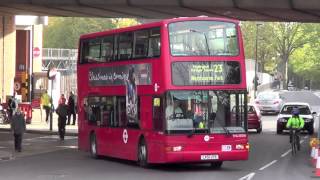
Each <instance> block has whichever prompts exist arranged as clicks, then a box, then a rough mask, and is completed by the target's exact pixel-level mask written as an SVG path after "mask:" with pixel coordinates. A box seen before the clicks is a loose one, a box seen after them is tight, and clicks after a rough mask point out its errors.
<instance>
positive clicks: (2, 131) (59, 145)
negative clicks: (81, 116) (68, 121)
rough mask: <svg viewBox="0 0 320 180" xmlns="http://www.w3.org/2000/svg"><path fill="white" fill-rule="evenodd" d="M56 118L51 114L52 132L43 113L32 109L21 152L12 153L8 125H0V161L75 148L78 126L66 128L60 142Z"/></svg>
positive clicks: (11, 139)
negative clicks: (62, 139)
mask: <svg viewBox="0 0 320 180" xmlns="http://www.w3.org/2000/svg"><path fill="white" fill-rule="evenodd" d="M57 120H58V116H57V115H56V114H53V121H52V130H50V129H49V128H50V124H49V123H47V122H46V121H45V112H44V111H43V112H42V115H41V110H40V109H34V110H33V112H32V120H31V124H27V125H26V126H27V127H26V129H27V131H26V133H25V134H24V137H23V141H22V148H23V150H22V152H21V153H17V152H15V151H14V148H13V147H14V145H13V136H12V134H11V132H10V131H11V130H10V124H0V136H1V140H0V161H10V160H13V159H16V158H20V157H25V156H30V155H34V154H41V153H46V152H51V151H56V150H60V149H65V148H70V147H71V148H77V140H76V139H77V136H78V125H77V124H76V125H67V126H66V137H65V140H64V141H61V140H60V139H59V136H58V121H57Z"/></svg>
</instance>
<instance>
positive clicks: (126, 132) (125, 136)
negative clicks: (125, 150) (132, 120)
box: [122, 129, 129, 144]
mask: <svg viewBox="0 0 320 180" xmlns="http://www.w3.org/2000/svg"><path fill="white" fill-rule="evenodd" d="M128 138H129V135H128V131H127V130H126V129H124V130H123V133H122V140H123V142H124V143H125V144H127V143H128Z"/></svg>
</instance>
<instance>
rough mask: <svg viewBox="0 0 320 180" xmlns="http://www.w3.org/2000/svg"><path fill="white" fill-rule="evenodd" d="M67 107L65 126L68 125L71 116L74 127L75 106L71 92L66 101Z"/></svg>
mask: <svg viewBox="0 0 320 180" xmlns="http://www.w3.org/2000/svg"><path fill="white" fill-rule="evenodd" d="M68 107H69V114H68V122H67V125H70V122H71V115H72V125H75V124H76V104H75V96H74V93H73V92H72V91H71V92H70V96H69V99H68Z"/></svg>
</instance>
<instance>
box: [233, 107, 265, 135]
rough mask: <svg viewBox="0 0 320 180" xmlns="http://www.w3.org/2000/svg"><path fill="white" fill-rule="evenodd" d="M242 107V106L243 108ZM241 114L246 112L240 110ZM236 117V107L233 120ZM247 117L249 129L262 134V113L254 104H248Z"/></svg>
mask: <svg viewBox="0 0 320 180" xmlns="http://www.w3.org/2000/svg"><path fill="white" fill-rule="evenodd" d="M241 107H242V106H241ZM239 111H241V112H244V110H239ZM235 116H236V109H235V107H233V108H232V119H233V120H235V119H236V118H235ZM247 117H248V129H256V130H257V133H261V132H262V122H261V113H260V110H259V108H258V107H257V106H255V105H254V104H248V111H247Z"/></svg>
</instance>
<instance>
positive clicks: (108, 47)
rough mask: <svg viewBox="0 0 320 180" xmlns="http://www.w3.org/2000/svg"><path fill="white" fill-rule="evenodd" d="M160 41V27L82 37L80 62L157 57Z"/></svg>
mask: <svg viewBox="0 0 320 180" xmlns="http://www.w3.org/2000/svg"><path fill="white" fill-rule="evenodd" d="M160 42H161V41H160V27H155V28H149V29H142V30H137V31H129V32H123V33H119V34H110V35H106V36H101V37H100V36H99V37H94V38H92V39H83V40H81V49H80V55H81V56H80V63H81V64H85V63H101V62H111V61H119V60H133V59H144V58H153V57H159V56H160V47H161V44H160Z"/></svg>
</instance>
